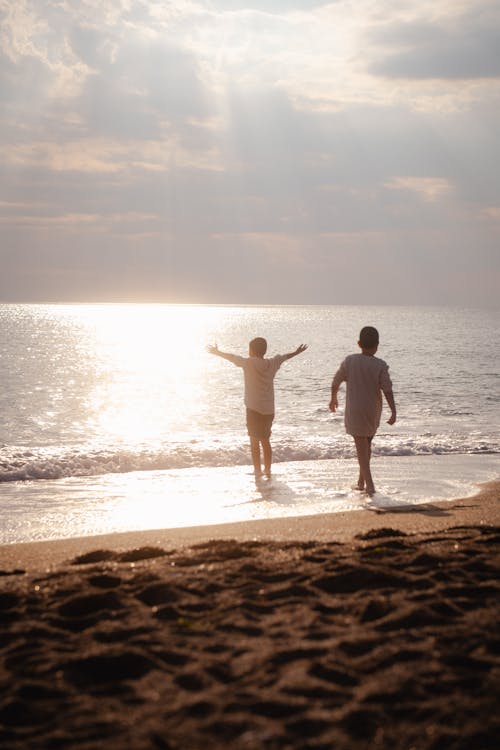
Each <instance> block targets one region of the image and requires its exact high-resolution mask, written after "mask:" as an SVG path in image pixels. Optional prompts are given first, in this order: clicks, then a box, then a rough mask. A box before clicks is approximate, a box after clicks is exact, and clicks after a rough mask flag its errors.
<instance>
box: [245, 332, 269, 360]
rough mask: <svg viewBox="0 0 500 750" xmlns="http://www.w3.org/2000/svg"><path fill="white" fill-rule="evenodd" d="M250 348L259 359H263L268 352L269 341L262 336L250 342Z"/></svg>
mask: <svg viewBox="0 0 500 750" xmlns="http://www.w3.org/2000/svg"><path fill="white" fill-rule="evenodd" d="M249 347H250V349H251V350H252V352H253V353H254V354H255V355H256V356H257V357H263V356H264V354H265V353H266V352H267V341H266V340H265V339H263V338H262V337H261V336H257V338H255V339H252V340H251V341H250V344H249Z"/></svg>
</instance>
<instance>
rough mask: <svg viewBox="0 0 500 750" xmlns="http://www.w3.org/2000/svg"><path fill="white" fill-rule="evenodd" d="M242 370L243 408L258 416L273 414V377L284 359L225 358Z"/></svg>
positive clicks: (232, 356)
mask: <svg viewBox="0 0 500 750" xmlns="http://www.w3.org/2000/svg"><path fill="white" fill-rule="evenodd" d="M226 358H227V359H228V360H229V361H230V362H232V363H233V364H235V365H236V366H237V367H241V368H242V369H243V377H244V380H245V406H246V407H247V409H252V410H253V411H258V412H259V413H260V414H274V376H275V375H276V373H277V372H278V370H279V369H280V367H281V365H282V364H283V362H285V361H286V357H285V356H283V355H282V354H277V355H276V356H275V357H270V358H268V359H267V358H265V357H240V356H238V355H237V354H231V355H229V356H227V357H226Z"/></svg>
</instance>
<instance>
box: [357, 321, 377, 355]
mask: <svg viewBox="0 0 500 750" xmlns="http://www.w3.org/2000/svg"><path fill="white" fill-rule="evenodd" d="M378 341H379V339H378V331H377V329H376V328H373V327H372V326H365V327H364V328H362V329H361V331H360V332H359V341H358V344H359V345H360V347H361V348H362V349H375V350H376V349H377V347H378Z"/></svg>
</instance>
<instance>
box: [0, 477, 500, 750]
mask: <svg viewBox="0 0 500 750" xmlns="http://www.w3.org/2000/svg"><path fill="white" fill-rule="evenodd" d="M499 499H500V482H495V483H491V484H489V485H487V486H485V487H483V489H482V490H481V492H480V493H479V494H478V495H477V496H475V497H472V498H465V499H461V500H460V499H459V500H456V501H452V502H446V503H436V504H433V505H427V506H423V505H419V506H409V507H408V508H405V509H401V508H399V509H398V510H397V511H396V510H391V511H380V510H378V511H376V510H374V511H359V512H350V513H337V514H332V515H322V516H311V517H306V518H304V517H302V518H292V519H290V518H287V519H281V520H278V521H276V520H273V521H266V522H264V521H256V522H249V523H240V524H226V525H223V526H210V527H199V528H192V529H186V528H183V529H176V530H162V531H158V530H155V531H149V532H138V533H127V534H116V535H110V536H101V537H88V538H82V539H69V540H61V541H56V542H50V543H48V542H39V543H33V544H20V545H9V546H6V547H2V548H0V572H1V593H0V613H1V623H2V624H1V629H0V650H1V657H2V677H1V680H2V692H1V696H2V697H1V702H0V745H1V746H2V748H5V749H6V750H7V749H8V748H19V749H20V748H30V750H31V749H32V748H33V749H36V748H44V749H45V748H79V749H84V750H90V749H91V748H92V749H94V748H95V750H97V749H98V748H102V747H104V746H105V745H109V746H110V747H113V748H119V749H121V748H128V749H130V748H131V749H133V750H136V749H142V748H144V749H146V748H151V749H153V748H159V749H160V750H162V749H173V748H176V749H177V748H178V749H179V750H180V749H181V748H182V749H183V750H185V749H189V750H197V749H198V748H205V749H206V748H214V749H215V748H221V747H228V748H250V749H255V750H256V749H257V748H270V749H273V748H280V749H281V748H301V749H304V750H305V749H306V748H311V749H313V748H314V750H320V749H324V750H326V749H327V748H328V749H332V748H336V749H340V750H343V749H345V750H347V749H349V750H352V749H354V750H356V748H368V747H370V748H372V747H380V748H388V747H391V748H396V749H397V748H400V750H410V748H418V750H422V749H427V748H429V750H443V749H444V748H452V749H453V750H472V748H474V750H476V749H477V750H488V748H494V747H495V748H496V747H497V742H498V736H499V731H500V721H499V719H498V713H497V712H496V709H497V706H498V698H499V687H500V658H499V646H500V638H499V635H498V620H499V615H500V606H499V601H500V599H499V593H500V583H499V576H498V573H499V570H498V568H499V542H500V533H499V531H500V510H499V508H500V505H499Z"/></svg>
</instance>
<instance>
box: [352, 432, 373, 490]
mask: <svg viewBox="0 0 500 750" xmlns="http://www.w3.org/2000/svg"><path fill="white" fill-rule="evenodd" d="M354 443H355V445H356V453H357V455H358V463H359V480H358V486H359V488H360V489H362V487H364V489H365V490H366V492H367V493H368V494H369V495H374V494H375V486H374V484H373V479H372V474H371V470H370V459H371V454H372V452H371V443H372V439H371V438H367V437H359V436H354Z"/></svg>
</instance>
